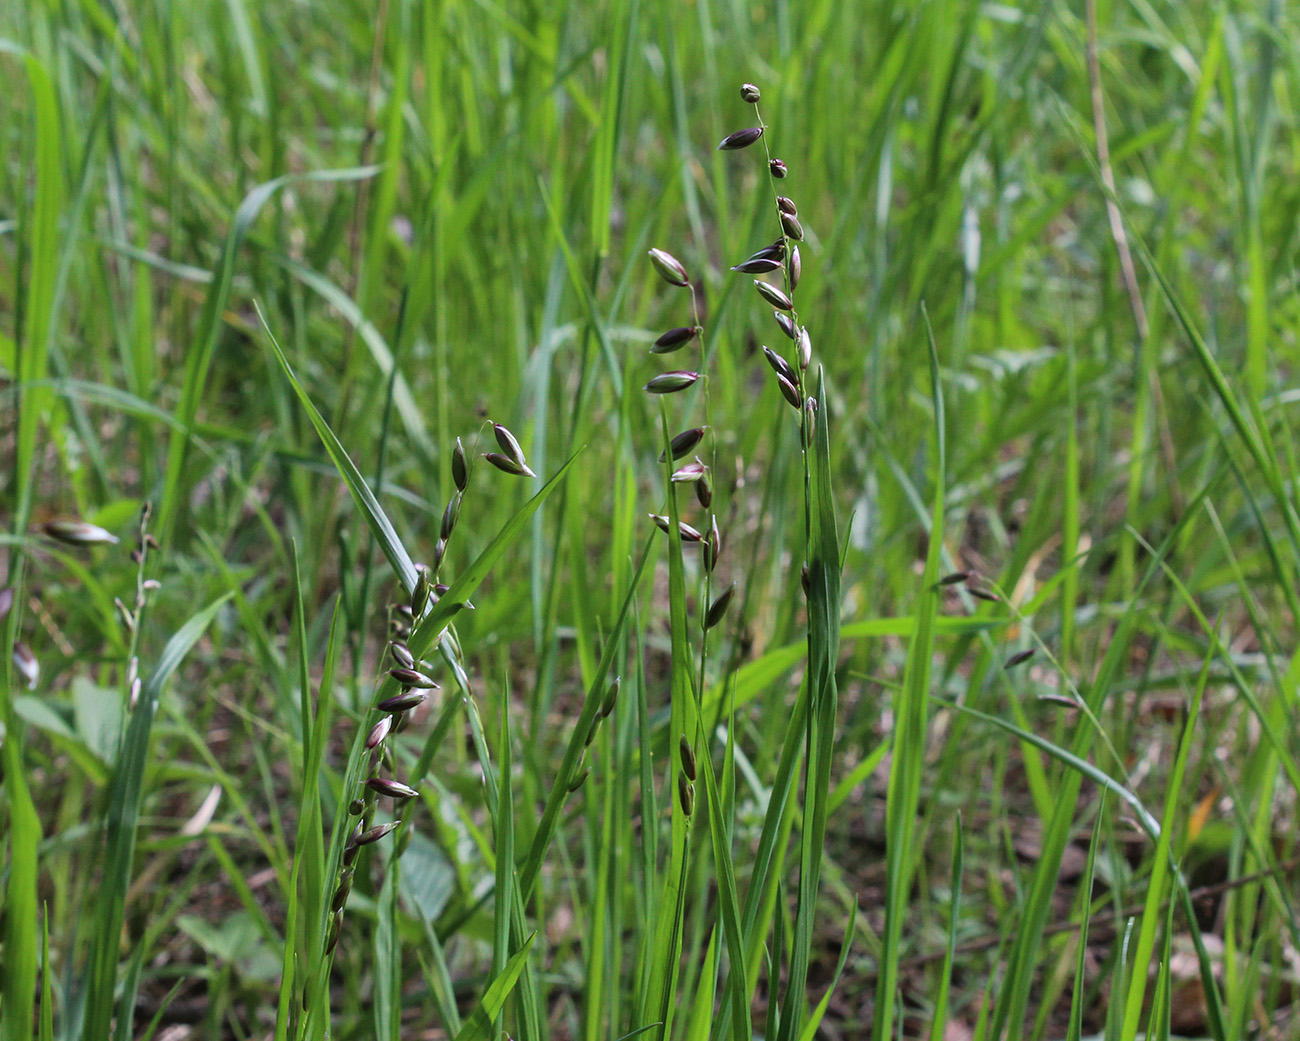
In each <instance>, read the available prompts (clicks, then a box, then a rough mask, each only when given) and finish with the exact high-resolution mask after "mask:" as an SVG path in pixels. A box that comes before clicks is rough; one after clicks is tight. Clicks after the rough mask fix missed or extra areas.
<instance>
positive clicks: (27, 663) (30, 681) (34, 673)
mask: <svg viewBox="0 0 1300 1041" xmlns="http://www.w3.org/2000/svg"><path fill="white" fill-rule="evenodd" d="M14 667H15V668H16V669H17V670H18V671H19V673H21V674H22V677H23V679H25V680H26V681H27V689H28V690H35V689H36V681H37V680H39V679H40V678H41V663H40V662H38V661H37V660H36V655H34V654H33V653H32V649H31V648H30V647H28V646H27V644H25V643H23V642H22V640H15V641H14Z"/></svg>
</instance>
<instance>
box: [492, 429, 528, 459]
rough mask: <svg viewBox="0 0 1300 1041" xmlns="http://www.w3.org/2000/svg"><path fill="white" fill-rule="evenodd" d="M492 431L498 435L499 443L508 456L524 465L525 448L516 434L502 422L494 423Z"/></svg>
mask: <svg viewBox="0 0 1300 1041" xmlns="http://www.w3.org/2000/svg"><path fill="white" fill-rule="evenodd" d="M492 433H494V434H495V435H496V439H497V444H499V445H500V446H501V451H503V452H504V453H505V454H506V455H507V456H509V457H510V458H511V459H513V460H514V461H515V462H516V463H518V464H519V465H520V466H523V465H524V450H523V449H522V448H521V447H520V446H519V441H518V439H517V438H516V437H515V435H514V434H512V433H510V431H509V430H507V429H506V428H505V427H503V426H502V425H501V424H500V423H493V424H492Z"/></svg>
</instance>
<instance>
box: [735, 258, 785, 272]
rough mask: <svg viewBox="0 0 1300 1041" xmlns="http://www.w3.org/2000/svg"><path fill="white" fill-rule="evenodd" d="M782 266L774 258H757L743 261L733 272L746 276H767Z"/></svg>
mask: <svg viewBox="0 0 1300 1041" xmlns="http://www.w3.org/2000/svg"><path fill="white" fill-rule="evenodd" d="M780 266H781V262H780V261H779V260H776V259H774V258H772V257H757V258H752V259H750V260H742V261H741V262H740V263H739V264H737V265H736V266H735V267H733V268H732V269H731V270H732V271H739V272H741V273H742V274H746V275H766V274H767V273H768V272H769V271H775V270H777V268H779V267H780Z"/></svg>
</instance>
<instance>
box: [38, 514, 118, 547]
mask: <svg viewBox="0 0 1300 1041" xmlns="http://www.w3.org/2000/svg"><path fill="white" fill-rule="evenodd" d="M41 530H42V531H44V532H45V534H46V535H48V536H49V537H50V538H52V539H57V540H58V541H59V542H66V543H67V544H68V545H69V546H112V545H116V543H117V536H116V535H113V534H111V533H109V532H107V531H105V530H104V529H103V528H101V527H99V526H98V525H95V524H87V523H86V522H85V521H79V520H71V519H69V518H67V517H59V518H56V519H55V520H52V521H46V522H45V523H44V524H42V525H41Z"/></svg>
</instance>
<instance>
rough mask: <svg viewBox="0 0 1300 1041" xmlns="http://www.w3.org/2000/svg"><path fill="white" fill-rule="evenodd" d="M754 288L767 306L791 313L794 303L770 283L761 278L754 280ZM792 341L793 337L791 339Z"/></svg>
mask: <svg viewBox="0 0 1300 1041" xmlns="http://www.w3.org/2000/svg"><path fill="white" fill-rule="evenodd" d="M754 288H755V289H757V290H758V295H759V296H761V297H762V298H763V299H764V300H766V301H767V302H768V303H769V304H771V305H772V306H773V307H775V308H776V309H777V310H779V311H793V310H794V302H793V301H792V300H791V299H790V298H789V297H788V296H786V295H785V293H783V292H781V290H779V289H777V287H776V286H774V285H772V284H771V283H768V282H764V281H763V280H762V279H761V278H756V279H754ZM791 339H793V337H791Z"/></svg>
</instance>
